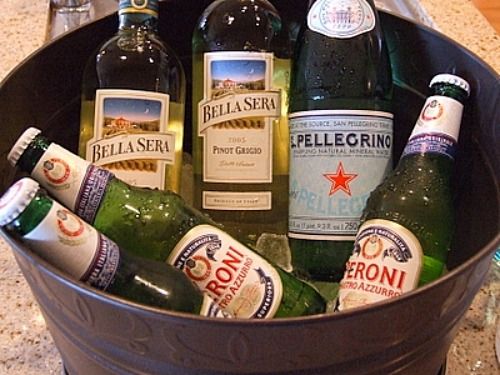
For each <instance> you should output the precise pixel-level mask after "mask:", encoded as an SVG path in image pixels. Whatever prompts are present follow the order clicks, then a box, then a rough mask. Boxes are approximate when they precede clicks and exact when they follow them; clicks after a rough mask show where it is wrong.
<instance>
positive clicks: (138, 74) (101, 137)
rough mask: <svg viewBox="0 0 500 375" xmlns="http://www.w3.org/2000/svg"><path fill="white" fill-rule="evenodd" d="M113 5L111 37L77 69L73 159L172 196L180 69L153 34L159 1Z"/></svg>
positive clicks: (177, 164)
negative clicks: (78, 115) (78, 90)
mask: <svg viewBox="0 0 500 375" xmlns="http://www.w3.org/2000/svg"><path fill="white" fill-rule="evenodd" d="M118 8H119V10H118V14H119V19H120V25H119V29H118V32H117V33H116V34H115V35H114V36H113V37H111V38H110V39H108V40H106V41H105V42H104V43H103V45H102V46H101V47H100V48H99V50H98V51H97V53H96V55H94V56H92V57H91V59H90V60H89V62H88V63H87V66H86V68H85V71H84V75H83V85H82V102H81V122H80V143H79V154H80V156H82V157H83V158H86V159H87V160H89V161H91V162H92V163H95V164H97V165H100V166H104V167H106V168H108V169H110V170H112V171H113V173H115V174H116V175H117V176H119V177H120V178H121V179H123V180H124V181H127V183H130V184H132V185H135V186H147V187H151V188H159V189H170V190H173V191H177V192H178V191H179V190H180V181H181V168H182V141H183V132H184V104H185V95H186V94H185V91H186V88H185V86H186V83H185V76H184V70H183V68H182V65H181V62H180V60H179V58H178V57H177V55H176V54H175V52H174V51H173V50H172V49H171V48H170V47H169V46H168V45H167V44H166V43H165V42H164V41H163V40H162V39H160V36H159V35H158V33H157V24H158V0H148V1H145V0H141V1H134V0H120V2H119V5H118Z"/></svg>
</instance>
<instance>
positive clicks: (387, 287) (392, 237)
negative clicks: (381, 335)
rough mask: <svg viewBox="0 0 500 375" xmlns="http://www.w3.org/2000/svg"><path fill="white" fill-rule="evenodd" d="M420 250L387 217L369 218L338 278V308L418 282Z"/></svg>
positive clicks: (360, 303) (387, 295) (373, 299)
mask: <svg viewBox="0 0 500 375" xmlns="http://www.w3.org/2000/svg"><path fill="white" fill-rule="evenodd" d="M422 264H423V250H422V247H421V245H420V242H419V241H418V239H417V238H416V237H415V235H414V234H413V233H412V232H410V231H409V230H408V229H406V228H405V227H403V226H401V225H400V224H397V223H394V222H392V221H388V220H380V219H375V220H369V221H367V222H365V223H364V224H363V225H362V226H361V228H360V229H359V233H358V235H357V237H356V241H355V243H354V250H353V254H352V256H351V257H350V259H349V260H348V261H347V264H346V271H345V274H344V277H343V279H342V281H341V282H340V289H339V296H338V302H339V304H338V309H339V310H345V309H349V308H353V307H360V306H364V305H368V304H372V303H375V302H378V301H382V300H385V299H388V298H392V297H397V296H399V295H401V294H403V293H406V292H410V291H412V290H413V289H415V288H416V287H417V285H418V281H419V277H420V272H421V269H422Z"/></svg>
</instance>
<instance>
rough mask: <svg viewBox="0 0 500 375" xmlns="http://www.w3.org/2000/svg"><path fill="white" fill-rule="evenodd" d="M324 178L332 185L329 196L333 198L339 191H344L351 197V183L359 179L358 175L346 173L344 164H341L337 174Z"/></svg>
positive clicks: (326, 175)
mask: <svg viewBox="0 0 500 375" xmlns="http://www.w3.org/2000/svg"><path fill="white" fill-rule="evenodd" d="M323 176H325V177H326V179H328V180H329V181H330V182H331V183H332V186H331V188H330V194H329V196H332V195H333V194H335V193H336V192H337V191H339V190H343V191H344V192H345V193H346V194H348V195H349V196H351V188H350V187H349V183H351V182H352V180H354V179H355V178H356V177H358V175H357V174H349V173H345V171H344V166H343V165H342V162H340V163H339V166H338V167H337V172H335V173H327V174H324V175H323Z"/></svg>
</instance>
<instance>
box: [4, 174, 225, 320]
mask: <svg viewBox="0 0 500 375" xmlns="http://www.w3.org/2000/svg"><path fill="white" fill-rule="evenodd" d="M0 226H3V227H4V228H5V229H6V230H7V232H9V233H10V234H12V235H13V236H15V237H17V238H18V239H21V240H22V241H23V242H24V243H26V244H27V245H28V246H30V248H31V249H32V250H33V251H34V252H35V253H36V254H38V255H39V256H40V257H42V258H43V259H45V260H46V261H47V262H48V263H50V264H52V265H53V266H55V267H56V268H58V269H59V270H60V271H62V272H64V273H65V274H67V275H68V276H70V277H73V278H75V279H76V280H79V281H82V282H84V283H86V284H88V285H90V286H92V287H94V288H97V289H99V290H103V291H106V292H108V293H110V294H114V295H116V296H120V297H123V298H125V299H128V300H130V301H133V302H137V303H141V304H144V305H149V306H154V307H159V308H162V309H167V310H174V311H181V312H186V313H193V314H198V315H203V316H210V317H228V314H225V313H224V312H223V311H222V310H221V309H220V308H219V307H218V306H217V305H216V304H215V303H214V302H213V301H212V299H211V298H210V297H208V296H205V295H203V294H202V293H201V292H200V291H199V290H198V288H196V286H194V285H193V283H192V282H191V281H190V280H189V279H188V278H187V277H186V276H185V275H184V274H183V273H182V272H181V271H179V270H177V269H175V268H174V267H172V266H170V265H168V264H164V263H162V262H157V261H153V260H149V259H143V258H138V257H135V256H132V255H130V254H127V253H126V252H124V251H121V250H120V248H119V247H118V246H117V245H116V244H115V243H114V242H113V241H111V240H109V239H108V238H107V237H106V236H104V235H102V234H101V233H99V232H97V231H96V230H95V229H94V228H93V227H92V226H90V225H89V224H87V223H84V222H83V221H82V220H81V219H80V218H79V217H77V216H76V215H75V214H73V213H72V212H70V211H69V210H68V209H66V208H65V207H63V206H62V205H61V204H59V203H58V202H56V201H54V200H53V199H52V198H50V197H49V196H48V195H47V194H46V193H45V192H44V191H43V190H41V189H40V187H39V185H38V183H37V182H36V181H34V180H32V179H31V178H23V179H21V180H19V181H17V182H16V183H15V184H14V185H12V187H11V188H10V189H9V190H7V192H6V193H5V194H4V195H3V197H1V198H0Z"/></svg>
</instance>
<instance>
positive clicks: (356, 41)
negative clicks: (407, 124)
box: [289, 0, 393, 280]
mask: <svg viewBox="0 0 500 375" xmlns="http://www.w3.org/2000/svg"><path fill="white" fill-rule="evenodd" d="M391 94H392V79H391V68H390V63H389V59H388V54H387V50H386V46H385V42H384V36H383V34H382V29H381V27H380V22H379V19H378V15H377V11H376V9H375V6H374V4H373V1H372V0H316V1H311V2H310V8H309V12H308V15H307V20H306V22H305V24H304V25H303V27H302V30H301V31H300V34H299V39H298V47H297V50H296V55H295V59H294V65H293V67H292V78H291V88H290V114H289V125H290V208H289V237H290V247H291V251H292V263H293V267H294V270H295V272H296V273H297V274H299V275H303V276H305V277H311V278H313V279H316V280H339V279H340V278H341V277H342V274H343V271H344V266H345V262H346V260H347V259H348V258H349V255H350V254H351V251H352V244H353V241H354V238H355V235H356V231H357V229H358V226H359V218H360V216H361V212H362V210H363V208H364V206H365V202H366V199H367V198H368V195H369V193H370V192H371V191H372V190H373V189H374V188H375V187H376V186H377V185H378V184H379V183H380V182H381V181H382V179H383V177H384V176H385V175H386V174H387V172H388V171H389V170H390V169H391V168H392V137H393V115H392V114H391V113H390V107H391V106H390V101H391Z"/></svg>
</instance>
